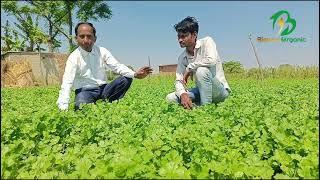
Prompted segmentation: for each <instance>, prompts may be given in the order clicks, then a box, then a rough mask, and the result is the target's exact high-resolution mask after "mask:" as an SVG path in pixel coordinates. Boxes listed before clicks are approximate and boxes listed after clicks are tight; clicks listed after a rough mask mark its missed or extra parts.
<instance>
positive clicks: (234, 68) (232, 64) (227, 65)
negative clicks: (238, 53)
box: [222, 61, 244, 73]
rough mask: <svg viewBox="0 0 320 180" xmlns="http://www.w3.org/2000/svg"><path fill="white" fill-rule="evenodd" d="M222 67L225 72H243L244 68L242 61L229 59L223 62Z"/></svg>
mask: <svg viewBox="0 0 320 180" xmlns="http://www.w3.org/2000/svg"><path fill="white" fill-rule="evenodd" d="M222 67H223V70H224V72H225V73H243V72H244V68H243V66H242V64H241V63H240V61H227V62H224V63H222Z"/></svg>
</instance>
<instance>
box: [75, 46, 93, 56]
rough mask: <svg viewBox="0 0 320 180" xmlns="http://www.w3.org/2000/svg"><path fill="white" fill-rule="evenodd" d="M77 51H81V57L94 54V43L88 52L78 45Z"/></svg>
mask: <svg viewBox="0 0 320 180" xmlns="http://www.w3.org/2000/svg"><path fill="white" fill-rule="evenodd" d="M79 51H80V53H81V55H82V56H83V57H87V56H88V55H89V54H91V55H96V51H95V45H93V46H92V50H91V52H88V51H86V50H84V49H82V48H81V47H80V46H79Z"/></svg>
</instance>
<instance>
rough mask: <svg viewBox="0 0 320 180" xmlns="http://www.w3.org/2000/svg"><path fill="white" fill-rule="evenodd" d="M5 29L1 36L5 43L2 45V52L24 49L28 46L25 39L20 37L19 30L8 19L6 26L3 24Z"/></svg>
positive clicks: (2, 27)
mask: <svg viewBox="0 0 320 180" xmlns="http://www.w3.org/2000/svg"><path fill="white" fill-rule="evenodd" d="M1 29H3V30H4V36H1V40H2V41H3V42H4V44H3V45H2V46H1V53H4V52H8V51H23V49H24V48H25V47H26V45H25V41H24V40H21V38H19V35H18V32H17V31H16V30H15V29H14V28H12V27H11V25H10V23H9V21H8V20H7V21H6V24H5V26H1Z"/></svg>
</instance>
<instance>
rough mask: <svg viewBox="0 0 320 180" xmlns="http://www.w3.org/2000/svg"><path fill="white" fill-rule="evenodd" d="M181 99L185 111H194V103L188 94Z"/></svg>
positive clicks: (183, 94)
mask: <svg viewBox="0 0 320 180" xmlns="http://www.w3.org/2000/svg"><path fill="white" fill-rule="evenodd" d="M180 98H181V104H182V106H183V107H184V108H185V109H192V101H191V99H190V97H189V95H188V93H182V94H181V96H180Z"/></svg>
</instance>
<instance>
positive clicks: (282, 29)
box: [257, 10, 306, 43]
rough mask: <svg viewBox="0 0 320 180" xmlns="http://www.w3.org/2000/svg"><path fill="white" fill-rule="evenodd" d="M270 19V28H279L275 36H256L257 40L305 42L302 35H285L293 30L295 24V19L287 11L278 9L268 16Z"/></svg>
mask: <svg viewBox="0 0 320 180" xmlns="http://www.w3.org/2000/svg"><path fill="white" fill-rule="evenodd" d="M270 20H272V29H273V30H278V29H279V30H278V32H277V37H272V38H265V37H262V36H260V37H257V41H258V42H287V43H297V42H306V38H304V37H287V35H290V34H292V33H293V32H294V30H295V29H296V25H297V22H296V20H295V19H294V18H292V17H291V16H290V13H289V12H288V11H286V10H281V11H278V12H276V13H274V14H273V15H272V16H271V17H270Z"/></svg>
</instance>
